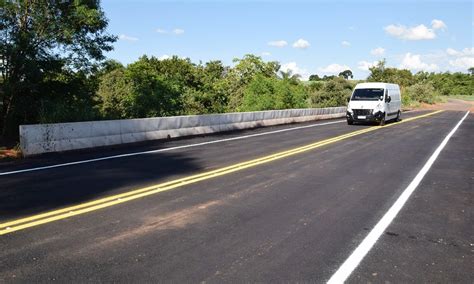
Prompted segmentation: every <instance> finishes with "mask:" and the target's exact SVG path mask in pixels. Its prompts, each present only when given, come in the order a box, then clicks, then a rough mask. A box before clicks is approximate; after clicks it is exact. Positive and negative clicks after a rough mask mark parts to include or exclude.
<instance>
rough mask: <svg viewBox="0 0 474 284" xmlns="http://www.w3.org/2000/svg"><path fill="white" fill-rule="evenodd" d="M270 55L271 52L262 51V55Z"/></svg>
mask: <svg viewBox="0 0 474 284" xmlns="http://www.w3.org/2000/svg"><path fill="white" fill-rule="evenodd" d="M270 55H272V54H271V53H270V52H268V51H264V52H262V56H270Z"/></svg>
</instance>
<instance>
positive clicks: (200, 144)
mask: <svg viewBox="0 0 474 284" xmlns="http://www.w3.org/2000/svg"><path fill="white" fill-rule="evenodd" d="M341 122H345V120H338V121H331V122H324V123H317V124H311V125H305V126H298V127H292V128H285V129H280V130H274V131H269V132H263V133H256V134H250V135H244V136H238V137H232V138H226V139H220V140H213V141H207V142H201V143H196V144H190V145H183V146H176V147H169V148H164V149H158V150H150V151H143V152H134V153H128V154H120V155H113V156H106V157H101V158H95V159H88V160H82V161H75V162H68V163H62V164H56V165H50V166H44V167H36V168H29V169H22V170H16V171H9V172H0V176H6V175H13V174H19V173H25V172H33V171H40V170H47V169H53V168H59V167H67V166H73V165H79V164H86V163H93V162H98V161H104V160H111V159H117V158H124V157H132V156H138V155H146V154H153V153H160V152H167V151H172V150H178V149H184V148H191V147H198V146H203V145H209V144H215V143H221V142H228V141H234V140H240V139H247V138H251V137H257V136H263V135H269V134H275V133H280V132H286V131H292V130H298V129H304V128H310V127H316V126H323V125H328V124H335V123H341Z"/></svg>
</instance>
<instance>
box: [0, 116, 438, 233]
mask: <svg viewBox="0 0 474 284" xmlns="http://www.w3.org/2000/svg"><path fill="white" fill-rule="evenodd" d="M439 112H441V111H435V112H431V113H428V114H424V115H420V116H416V117H412V118H407V119H404V120H403V121H401V122H397V123H392V124H388V125H386V126H383V127H379V126H374V127H369V128H365V129H362V130H358V131H354V132H350V133H348V134H344V135H340V136H336V137H333V138H329V139H326V140H322V141H318V142H315V143H312V144H308V145H305V146H301V147H298V148H294V149H290V150H287V151H283V152H278V153H275V154H272V155H268V156H264V157H261V158H257V159H253V160H249V161H246V162H242V163H238V164H234V165H231V166H228V167H224V168H220V169H217V170H213V171H208V172H204V173H201V174H197V175H192V176H189V177H185V178H180V179H176V180H173V181H169V182H165V183H160V184H156V185H152V186H148V187H144V188H140V189H136V190H132V191H129V192H125V193H121V194H117V195H112V196H109V197H105V198H101V199H97V200H94V201H90V202H85V203H81V204H78V205H75V206H70V207H66V208H62V209H58V210H53V211H49V212H45V213H41V214H37V215H33V216H30V217H26V218H21V219H16V220H12V221H8V222H6V223H2V224H0V235H5V234H9V233H12V232H15V231H19V230H23V229H26V228H30V227H34V226H38V225H41V224H46V223H50V222H54V221H57V220H61V219H65V218H69V217H72V216H76V215H81V214H84V213H87V212H91V211H95V210H99V209H102V208H106V207H110V206H113V205H117V204H121V203H125V202H128V201H131V200H134V199H138V198H142V197H145V196H149V195H152V194H157V193H160V192H163V191H168V190H171V189H174V188H178V187H182V186H184V185H188V184H193V183H197V182H199V181H203V180H207V179H211V178H215V177H218V176H222V175H226V174H230V173H233V172H237V171H241V170H244V169H247V168H251V167H255V166H258V165H261V164H265V163H269V162H271V161H275V160H279V159H283V158H285V157H288V156H292V155H296V154H299V153H302V152H306V151H310V150H312V149H315V148H319V147H322V146H325V145H328V144H332V143H335V142H338V141H341V140H344V139H347V138H350V137H354V136H357V135H361V134H364V133H367V132H371V131H375V130H377V129H380V128H385V127H390V126H394V125H397V124H400V123H405V122H409V121H412V120H415V119H419V118H423V117H428V116H431V115H434V114H437V113H439Z"/></svg>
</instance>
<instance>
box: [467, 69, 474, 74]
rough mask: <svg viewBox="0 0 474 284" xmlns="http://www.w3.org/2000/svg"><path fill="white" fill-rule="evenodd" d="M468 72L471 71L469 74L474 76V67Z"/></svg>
mask: <svg viewBox="0 0 474 284" xmlns="http://www.w3.org/2000/svg"><path fill="white" fill-rule="evenodd" d="M467 71H469V74H471V75H474V67H471V68H469V69H468V70H467Z"/></svg>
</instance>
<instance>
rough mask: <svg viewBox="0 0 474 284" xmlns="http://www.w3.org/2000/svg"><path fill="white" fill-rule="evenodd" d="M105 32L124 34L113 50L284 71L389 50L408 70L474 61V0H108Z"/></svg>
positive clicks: (344, 63) (341, 64) (116, 55)
mask: <svg viewBox="0 0 474 284" xmlns="http://www.w3.org/2000/svg"><path fill="white" fill-rule="evenodd" d="M102 6H103V9H104V12H105V13H106V16H107V17H108V19H109V28H108V30H109V32H111V33H113V34H116V35H118V36H120V39H119V40H118V41H117V42H116V43H115V49H114V51H112V52H110V53H108V55H107V56H108V57H109V58H113V59H117V60H119V61H121V62H122V63H124V64H128V63H131V62H133V61H135V60H137V59H138V57H140V56H141V55H144V54H146V55H149V56H152V55H153V56H156V57H162V58H166V57H167V56H171V55H178V56H180V57H188V58H190V59H191V60H192V61H193V62H196V63H198V62H199V61H202V62H206V61H209V60H216V59H218V60H222V61H223V62H224V63H225V64H228V65H231V64H232V59H233V58H236V57H242V56H243V55H245V54H247V53H252V54H255V55H259V56H262V58H263V59H264V60H268V61H270V60H271V61H273V60H275V61H279V62H280V64H281V65H282V69H285V70H291V71H293V72H294V73H299V74H300V75H302V76H303V78H307V77H308V76H309V75H310V74H318V75H320V76H321V75H331V74H336V75H337V73H338V72H340V71H341V70H343V69H346V68H349V69H351V70H352V71H353V73H354V75H355V78H358V79H363V78H366V76H367V75H368V71H367V67H368V66H370V65H371V64H374V62H376V61H377V60H380V59H382V58H385V59H386V60H387V65H389V66H393V67H398V68H407V69H410V70H412V71H414V72H416V71H420V70H425V71H436V72H444V71H453V72H454V71H462V72H466V70H467V68H469V67H470V66H473V65H474V48H473V29H474V19H473V13H474V10H473V4H472V1H456V0H454V1H404V0H399V1H348V0H346V1H179V2H172V1H151V0H150V1H143V0H142V1H125V0H105V1H102Z"/></svg>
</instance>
